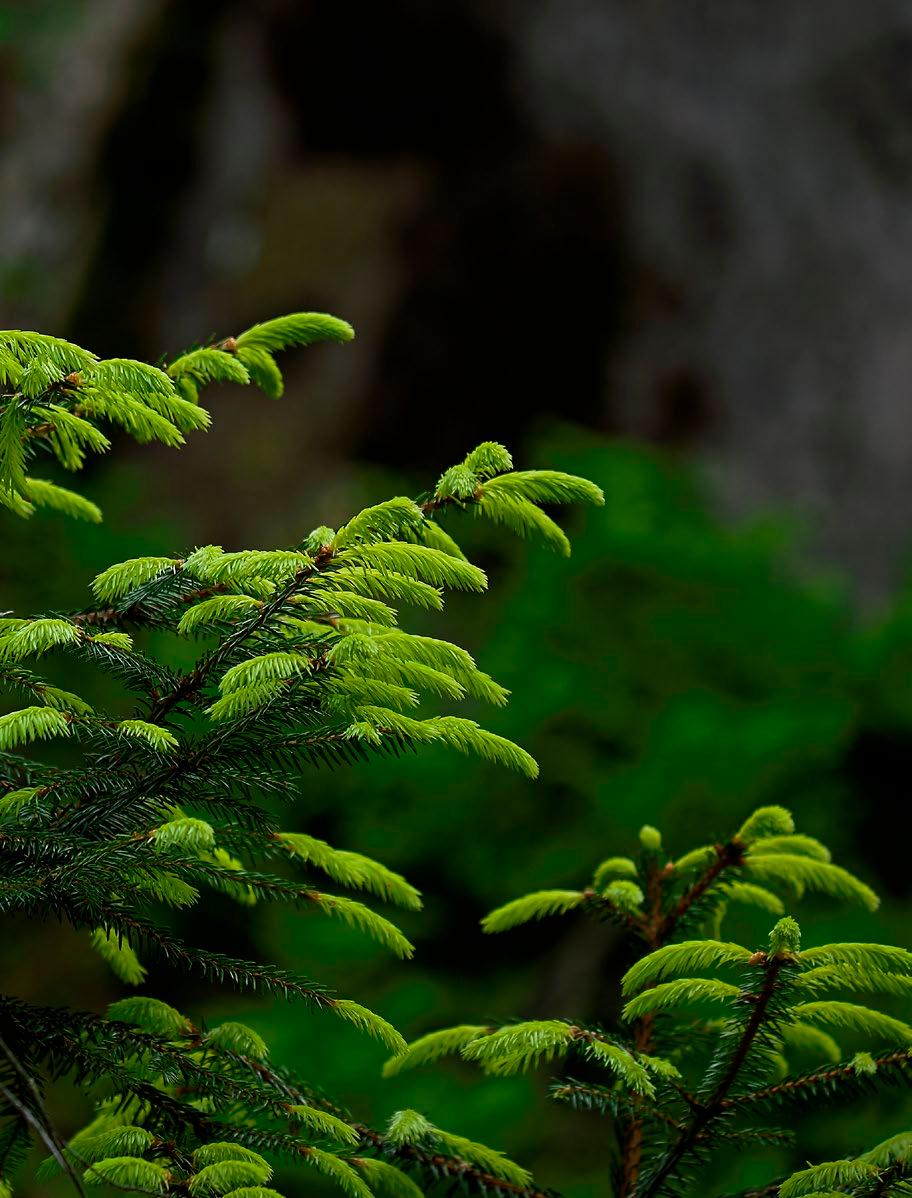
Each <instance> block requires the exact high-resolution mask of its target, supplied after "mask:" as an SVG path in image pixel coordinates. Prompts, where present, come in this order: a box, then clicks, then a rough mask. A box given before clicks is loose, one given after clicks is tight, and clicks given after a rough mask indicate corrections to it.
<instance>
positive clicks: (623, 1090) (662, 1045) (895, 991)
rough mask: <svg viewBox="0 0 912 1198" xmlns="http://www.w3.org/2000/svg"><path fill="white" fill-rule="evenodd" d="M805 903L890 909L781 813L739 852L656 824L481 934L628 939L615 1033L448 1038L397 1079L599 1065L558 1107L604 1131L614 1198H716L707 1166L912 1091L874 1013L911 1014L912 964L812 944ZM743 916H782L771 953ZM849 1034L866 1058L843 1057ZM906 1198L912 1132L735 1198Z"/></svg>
mask: <svg viewBox="0 0 912 1198" xmlns="http://www.w3.org/2000/svg"><path fill="white" fill-rule="evenodd" d="M807 891H817V892H819V893H821V894H824V895H829V896H831V897H832V898H834V899H840V900H845V901H849V902H855V903H859V904H861V906H862V907H864V908H867V909H868V910H874V909H876V907H877V905H878V900H877V896H876V895H875V894H874V892H873V891H872V890H871V889H870V888H869V887H868V886H867V885H865V884H864V883H863V882H861V881H860V880H859V879H857V878H855V877H854V876H853V875H852V874H850V873H848V872H847V871H846V870H844V869H842V868H841V867H840V866H838V865H835V864H834V863H833V862H832V861H831V859H830V854H829V852H828V850H827V849H826V848H825V846H824V845H822V844H821V843H820V842H819V841H817V840H815V839H813V838H812V837H809V836H805V835H802V834H800V833H797V832H796V831H795V827H794V823H793V820H792V817H791V815H790V814H789V812H787V811H785V810H784V809H783V808H781V807H766V808H761V809H759V810H758V811H755V812H754V814H753V815H752V816H751V817H750V818H749V819H748V820H747V821H746V822H745V823H744V824H743V825H742V826H741V828H739V830H738V831H737V832H736V833H735V834H734V835H733V836H731V837H730V838H729V839H728V840H726V841H723V842H721V843H718V844H712V845H703V846H701V847H699V848H697V849H695V850H693V851H692V852H689V853H687V854H686V855H685V856H683V857H680V858H678V859H677V860H674V859H672V858H670V857H669V856H668V855H667V853H666V852H665V851H664V849H663V847H662V838H661V835H660V833H659V832H658V831H657V829H655V828H653V827H644V828H643V829H642V830H641V832H640V846H639V853H638V854H637V856H636V857H621V856H618V857H609V858H608V859H607V860H605V861H603V862H602V863H601V864H600V865H599V866H598V867H597V868H596V870H595V872H594V874H593V877H592V879H591V881H590V883H589V884H588V885H587V886H585V887H583V888H582V889H579V890H545V891H540V892H537V893H534V894H528V895H525V896H524V897H522V898H519V899H515V900H513V901H512V902H509V903H507V904H506V905H505V906H503V907H500V908H498V909H497V910H496V911H492V912H491V913H490V914H489V915H488V916H486V917H485V919H484V920H483V923H482V926H483V929H484V931H485V932H487V933H491V934H499V933H503V932H507V931H509V930H510V929H512V928H515V927H518V926H520V925H522V924H528V923H530V922H533V921H536V920H540V919H544V918H550V917H553V916H565V915H567V914H568V913H570V912H573V911H580V912H583V913H585V914H586V915H588V916H591V917H594V918H596V919H599V920H607V921H610V922H612V923H614V924H615V925H617V926H618V927H619V928H621V929H622V930H623V931H624V932H625V933H626V934H627V935H628V936H629V937H630V940H631V942H632V946H633V949H634V951H635V952H636V954H637V956H638V959H637V960H636V961H635V963H634V964H633V965H632V966H631V967H630V969H628V970H627V972H626V973H625V974H624V976H623V977H622V978H621V981H620V989H621V993H622V998H623V1005H622V1008H621V1016H620V1021H619V1023H618V1024H617V1025H616V1026H610V1025H604V1026H603V1025H599V1024H592V1025H590V1024H586V1023H580V1022H574V1021H572V1020H569V1019H543V1020H534V1021H525V1022H515V1023H507V1024H504V1025H501V1026H490V1025H482V1024H477V1025H468V1024H467V1025H462V1026H459V1027H453V1028H447V1029H444V1030H442V1031H435V1032H430V1033H429V1034H427V1035H425V1036H422V1037H421V1038H420V1039H418V1040H415V1041H414V1042H413V1043H411V1044H410V1045H409V1047H408V1049H407V1051H406V1052H404V1053H398V1054H396V1055H395V1056H393V1057H391V1058H390V1060H389V1061H388V1063H387V1065H386V1067H385V1073H386V1074H387V1076H389V1075H392V1074H398V1073H401V1072H402V1071H403V1070H406V1069H410V1068H413V1067H417V1066H421V1065H426V1064H429V1063H431V1062H434V1061H437V1060H439V1059H441V1058H443V1057H445V1056H447V1055H451V1054H459V1055H461V1056H462V1057H463V1058H464V1059H466V1060H468V1061H471V1062H474V1063H475V1064H477V1065H478V1066H479V1067H480V1068H481V1069H482V1070H483V1071H484V1072H485V1073H487V1074H489V1075H494V1076H506V1075H510V1074H515V1073H518V1072H522V1071H524V1070H528V1069H532V1068H536V1067H539V1066H542V1065H547V1064H549V1063H551V1062H556V1061H560V1062H564V1061H570V1060H576V1061H577V1062H581V1063H585V1067H586V1070H587V1071H588V1075H587V1076H586V1077H585V1078H584V1079H582V1080H580V1079H579V1078H577V1077H574V1076H572V1075H570V1076H561V1077H558V1078H556V1079H555V1080H554V1082H553V1084H552V1085H551V1087H550V1096H551V1097H552V1098H553V1099H554V1100H555V1101H557V1102H560V1103H566V1104H569V1105H571V1106H573V1107H575V1108H578V1109H581V1110H586V1111H590V1112H596V1113H597V1114H599V1115H601V1116H604V1117H605V1118H606V1119H607V1120H608V1122H609V1126H610V1132H611V1149H610V1152H609V1154H608V1158H607V1160H606V1169H608V1170H610V1173H611V1179H612V1188H611V1193H612V1194H614V1195H616V1196H617V1198H660V1196H671V1195H677V1196H680V1198H683V1196H684V1195H700V1196H701V1198H703V1196H705V1195H706V1188H705V1186H704V1185H703V1182H702V1180H701V1175H700V1167H701V1165H703V1164H704V1163H705V1162H706V1161H707V1160H708V1159H710V1158H714V1157H716V1156H718V1155H719V1154H721V1153H724V1152H726V1151H727V1150H729V1149H731V1148H737V1149H741V1150H745V1149H746V1150H750V1149H751V1148H752V1147H756V1146H761V1147H762V1146H765V1145H775V1144H777V1143H789V1142H790V1141H791V1140H792V1138H793V1137H792V1131H791V1129H790V1126H789V1123H790V1115H791V1113H793V1112H794V1111H795V1110H796V1108H800V1107H801V1106H802V1105H807V1104H809V1103H816V1104H818V1105H819V1104H821V1103H824V1104H835V1103H837V1102H839V1101H844V1100H852V1099H855V1100H858V1099H860V1098H861V1097H862V1096H864V1095H865V1094H868V1093H870V1092H873V1091H876V1090H878V1089H880V1088H882V1087H887V1086H896V1085H908V1084H909V1083H910V1082H912V1056H910V1051H912V1027H910V1025H909V1024H908V1023H907V1022H905V1021H904V1020H902V1019H900V1018H897V1017H896V1016H895V1015H893V1014H889V1013H887V1012H885V1011H883V1010H881V1009H879V1007H878V1006H876V1005H871V1003H872V1001H873V1002H874V1003H876V996H877V995H885V996H888V997H892V998H898V999H901V1000H905V1001H906V1002H908V999H909V996H910V994H912V953H910V952H909V951H908V950H906V949H904V948H898V947H895V946H892V945H882V944H859V943H836V944H823V945H818V946H814V947H807V946H805V945H803V944H802V937H801V931H800V928H799V926H798V924H797V922H796V921H795V919H794V918H793V917H792V916H791V915H789V914H787V913H786V903H785V898H784V897H783V896H785V897H786V898H790V899H794V898H800V897H801V896H802V895H803V894H804V893H805V892H807ZM741 904H747V905H749V906H752V907H755V908H759V909H760V910H762V911H764V912H766V913H768V914H769V916H770V917H772V918H773V919H775V923H774V924H773V927H772V930H771V931H770V933H769V938H768V942H767V943H766V944H762V945H754V946H749V947H748V946H744V945H741V944H736V943H732V942H730V941H727V940H725V939H724V938H723V935H722V924H723V921H724V919H725V916H726V913H727V912H728V910H729V908H730V907H731V906H733V905H741ZM872 996H873V997H872ZM844 1038H848V1039H849V1041H850V1042H854V1044H856V1045H858V1044H860V1045H861V1047H860V1048H859V1049H858V1050H856V1051H851V1052H846V1051H844V1050H843V1047H842V1043H841V1042H842V1041H843V1039H844ZM783 1124H784V1126H783ZM908 1193H912V1132H909V1131H907V1130H900V1131H899V1133H898V1134H896V1135H893V1136H891V1137H890V1138H889V1139H888V1140H886V1141H885V1142H884V1143H882V1144H880V1145H878V1146H877V1147H875V1148H873V1149H870V1150H867V1151H864V1152H862V1153H861V1154H860V1155H858V1156H856V1157H853V1158H850V1159H840V1160H835V1161H832V1162H829V1163H827V1164H822V1165H818V1166H815V1167H810V1168H808V1169H805V1170H803V1171H801V1172H799V1173H796V1174H794V1175H793V1176H792V1177H789V1178H783V1177H780V1178H778V1179H773V1180H771V1181H770V1183H769V1184H768V1185H767V1186H765V1187H762V1188H760V1189H751V1190H749V1191H747V1190H746V1191H743V1192H742V1193H741V1195H740V1196H739V1198H773V1196H774V1195H777V1194H778V1195H779V1196H780V1198H802V1196H804V1198H834V1196H835V1195H844V1194H852V1195H856V1196H857V1198H862V1196H868V1195H872V1196H873V1195H886V1194H908Z"/></svg>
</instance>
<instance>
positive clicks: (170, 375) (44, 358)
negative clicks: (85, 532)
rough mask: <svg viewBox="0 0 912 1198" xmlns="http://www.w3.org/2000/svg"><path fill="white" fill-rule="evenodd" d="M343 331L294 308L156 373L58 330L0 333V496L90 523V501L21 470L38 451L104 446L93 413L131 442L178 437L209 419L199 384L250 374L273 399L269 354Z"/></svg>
mask: <svg viewBox="0 0 912 1198" xmlns="http://www.w3.org/2000/svg"><path fill="white" fill-rule="evenodd" d="M353 336H354V333H353V331H352V328H351V326H350V325H348V324H346V322H345V321H343V320H338V319H337V318H336V317H334V316H326V315H323V314H322V313H315V312H299V313H295V314H294V315H291V316H283V317H280V318H278V319H277V320H272V321H267V322H266V323H265V324H260V325H254V327H253V328H251V329H248V330H247V331H246V332H245V333H241V334H239V335H238V336H237V337H228V338H226V339H225V340H224V341H221V342H219V343H218V344H217V345H212V346H203V347H201V348H199V349H195V350H191V351H190V352H188V353H185V354H183V355H181V356H180V357H178V358H176V359H175V360H174V361H173V362H172V363H171V364H170V365H169V366H168V367H167V369H166V370H164V371H162V370H159V369H158V368H157V367H155V366H149V365H147V364H146V363H145V362H135V361H131V360H130V359H127V358H110V359H108V360H107V361H99V359H98V358H97V357H96V355H95V354H93V353H91V352H89V351H88V350H85V349H82V348H81V347H80V346H78V345H73V344H71V343H70V342H68V341H63V340H61V339H60V338H58V337H48V336H45V335H44V334H41V333H29V332H19V331H16V330H8V331H5V332H2V331H0V503H2V504H4V505H5V506H6V507H8V508H9V509H10V510H11V511H13V512H15V513H16V515H18V516H30V515H31V514H32V512H33V511H34V510H35V508H36V507H49V508H53V509H55V510H57V511H60V512H63V513H64V514H65V515H69V516H74V517H77V518H80V519H84V520H92V521H96V522H97V521H98V520H100V519H101V512H100V511H99V509H98V508H97V507H96V506H95V504H93V503H90V502H89V501H88V500H86V499H83V498H82V496H80V495H77V494H75V493H74V492H72V491H69V490H67V489H66V488H63V487H60V486H58V485H57V484H56V483H52V482H49V481H47V480H43V479H35V478H30V477H28V475H27V474H26V470H27V468H28V466H29V464H30V462H31V461H32V459H33V458H36V457H38V456H39V455H42V454H43V455H45V456H48V457H53V458H56V460H57V462H58V463H59V464H60V465H61V466H63V468H64V469H66V470H79V469H80V468H81V467H82V465H83V463H84V461H85V456H86V453H87V452H92V453H104V452H105V451H106V450H107V449H109V448H110V444H111V443H110V441H109V440H108V438H107V437H106V436H105V435H104V433H103V432H102V431H101V429H100V428H99V427H98V422H100V421H101V422H106V423H108V424H115V425H119V426H120V427H121V428H122V429H124V430H125V431H126V432H127V433H129V434H130V436H132V437H134V438H135V439H136V440H137V441H139V442H148V441H159V442H161V443H162V444H164V445H169V446H172V447H175V446H179V445H182V444H183V443H184V439H185V434H188V433H190V432H195V431H198V430H202V429H205V428H208V426H209V413H208V412H207V411H206V410H205V409H204V408H201V407H200V406H199V402H198V400H199V392H200V389H201V388H202V387H204V386H206V385H208V384H209V383H235V384H240V385H242V386H243V385H245V384H248V383H250V382H254V383H256V384H257V385H258V386H259V387H260V388H261V389H262V390H264V391H265V392H266V393H267V395H271V396H273V397H278V396H279V395H281V393H282V376H281V374H280V372H279V369H278V366H277V364H276V362H275V359H274V358H273V356H272V354H273V352H275V351H277V350H281V349H287V348H289V347H290V346H294V345H311V344H312V343H313V342H315V341H349V340H350V339H351V338H352V337H353Z"/></svg>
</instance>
